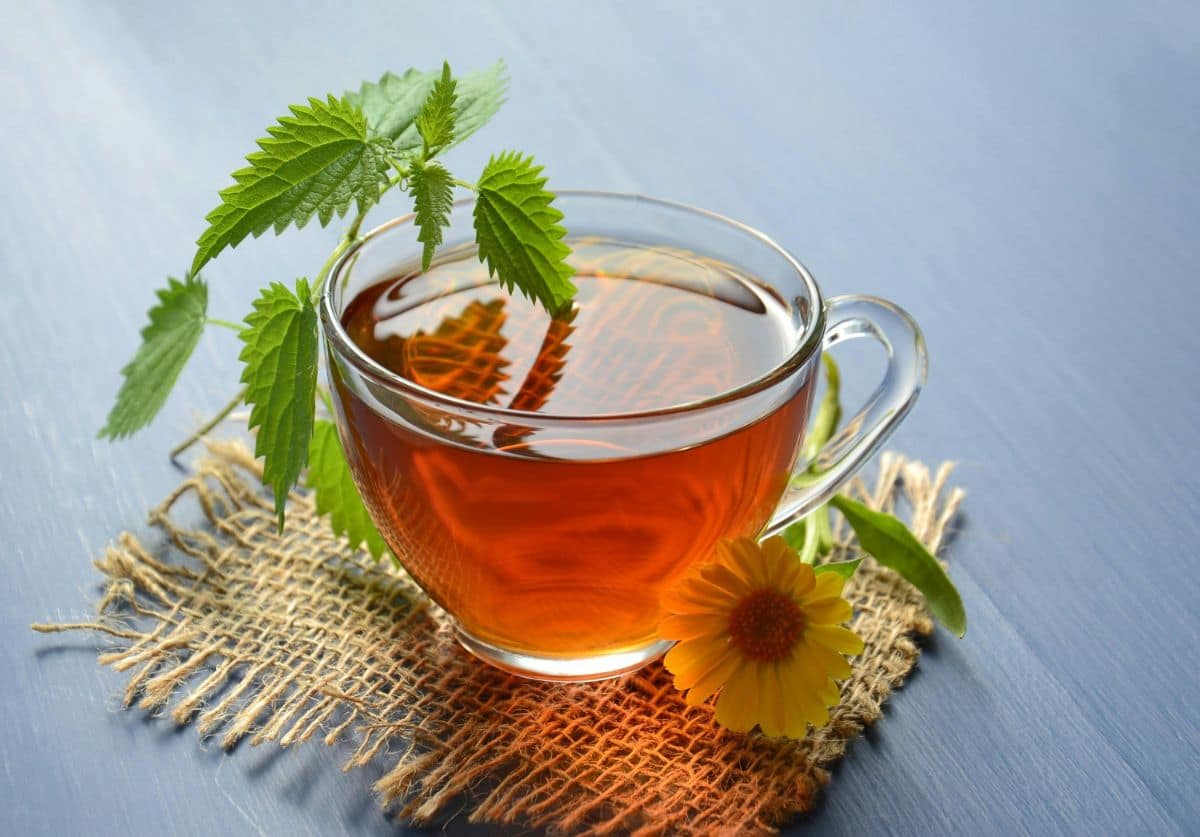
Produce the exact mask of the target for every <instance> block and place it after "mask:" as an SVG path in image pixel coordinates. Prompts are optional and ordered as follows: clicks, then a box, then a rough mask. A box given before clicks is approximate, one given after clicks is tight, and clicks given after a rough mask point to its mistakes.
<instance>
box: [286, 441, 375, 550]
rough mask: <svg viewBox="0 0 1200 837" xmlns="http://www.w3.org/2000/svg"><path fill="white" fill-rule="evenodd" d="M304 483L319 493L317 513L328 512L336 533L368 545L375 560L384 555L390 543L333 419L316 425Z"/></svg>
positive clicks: (352, 545)
mask: <svg viewBox="0 0 1200 837" xmlns="http://www.w3.org/2000/svg"><path fill="white" fill-rule="evenodd" d="M305 482H306V484H307V485H308V487H309V488H311V489H312V490H313V492H314V493H315V495H316V501H317V514H327V515H329V526H330V528H331V529H333V532H334V534H335V535H343V536H345V538H346V540H347V541H349V542H350V548H351V549H359V548H360V547H363V546H365V547H366V549H367V551H368V552H370V553H371V557H372V558H374V559H375V560H376V561H378V560H379V559H380V558H381V557H383V554H384V553H385V552H387V544H385V543H384V541H383V536H382V535H380V534H379V530H378V529H376V528H375V524H374V523H373V522H372V520H371V515H370V514H369V513H368V512H367V507H366V506H365V505H364V504H363V501H362V497H361V496H360V495H359V493H358V488H357V487H356V486H355V484H354V477H353V476H351V474H350V465H349V463H347V462H346V454H345V452H344V451H343V450H342V441H341V439H340V438H338V432H337V427H336V426H335V425H334V423H333V422H331V421H325V420H324V419H317V421H316V424H315V425H314V426H313V435H312V442H311V443H310V444H309V448H308V475H307V478H306V479H305Z"/></svg>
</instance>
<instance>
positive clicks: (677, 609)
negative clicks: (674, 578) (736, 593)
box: [660, 575, 733, 613]
mask: <svg viewBox="0 0 1200 837" xmlns="http://www.w3.org/2000/svg"><path fill="white" fill-rule="evenodd" d="M660 603H661V604H662V608H663V610H666V611H670V612H671V613H692V612H695V611H707V610H717V609H718V608H725V609H728V608H729V607H730V606H732V604H733V597H732V596H730V595H729V593H728V592H727V591H726V590H723V589H721V588H720V587H718V586H717V585H715V584H713V583H712V582H710V581H705V580H704V579H703V578H701V577H700V576H699V575H693V576H688V577H687V578H684V579H683V580H681V581H680V582H679V583H678V584H676V585H675V586H674V587H671V588H670V589H668V590H666V591H665V592H664V593H663V594H662V598H661V599H660Z"/></svg>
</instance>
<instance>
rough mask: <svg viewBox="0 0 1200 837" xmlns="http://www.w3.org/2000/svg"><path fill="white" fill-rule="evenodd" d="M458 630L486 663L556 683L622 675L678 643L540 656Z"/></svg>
mask: <svg viewBox="0 0 1200 837" xmlns="http://www.w3.org/2000/svg"><path fill="white" fill-rule="evenodd" d="M455 634H456V635H457V637H458V642H459V644H460V645H462V647H463V648H465V649H467V651H469V652H471V654H472V655H474V656H476V657H478V658H479V659H481V660H483V661H484V662H485V663H488V664H490V665H493V666H495V667H496V668H498V669H502V670H504V671H507V672H509V673H510V674H516V675H519V676H521V677H527V678H529V679H531V680H547V681H550V682H552V683H587V682H590V681H592V680H608V679H610V678H613V677H619V676H620V675H622V674H627V673H629V672H631V671H636V670H637V669H639V668H641V667H642V666H644V665H646V664H647V663H649V662H651V661H653V660H656V659H658V658H659V657H661V656H662V655H663V654H665V653H666V652H667V650H668V649H669V648H670V647H671V646H672V645H674V643H673V642H668V641H666V640H659V641H657V642H652V643H650V644H649V645H646V646H643V647H641V648H635V649H634V650H632V651H621V652H618V653H615V654H598V655H596V656H594V657H571V658H562V657H538V656H536V655H533V654H524V653H520V652H516V651H509V650H508V649H505V648H498V647H497V646H495V645H492V644H491V643H488V642H484V641H483V640H481V639H478V638H477V637H474V636H472V635H471V634H470V633H468V632H467V631H465V630H463V629H462V627H460V626H455Z"/></svg>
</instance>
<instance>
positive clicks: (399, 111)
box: [344, 61, 508, 153]
mask: <svg viewBox="0 0 1200 837" xmlns="http://www.w3.org/2000/svg"><path fill="white" fill-rule="evenodd" d="M437 77H438V74H437V73H436V72H430V73H423V72H421V71H420V70H414V69H410V70H407V71H406V72H405V73H404V74H403V75H396V74H395V73H391V72H388V73H384V74H383V76H382V77H381V78H380V79H379V81H377V82H363V83H362V86H361V87H360V88H359V89H358V91H357V92H353V91H352V92H348V93H346V95H345V96H344V98H345V100H346V101H347V102H349V103H350V104H354V105H358V106H359V107H361V108H362V111H363V113H364V114H366V117H367V125H368V126H369V128H370V132H371V136H375V137H382V138H385V139H387V140H389V141H390V142H391V143H392V144H393V145H394V146H395V148H396V150H397V151H398V152H400V153H404V152H407V151H412V150H414V149H418V148H420V147H421V135H420V133H419V132H418V131H417V126H416V119H417V114H419V113H420V112H421V106H422V104H424V102H425V99H426V98H427V97H428V96H429V92H430V91H431V90H432V89H433V85H434V82H435V81H436V80H437ZM456 83H457V90H456V92H457V94H458V101H457V103H456V105H455V123H456V128H455V136H454V140H453V141H452V142H451V143H450V145H458V144H459V143H460V142H462V141H463V140H465V139H466V138H467V137H469V136H471V135H472V134H474V133H475V132H476V131H478V130H479V129H480V128H482V127H483V126H484V125H485V124H486V123H487V121H488V120H489V119H491V118H492V116H493V115H494V114H495V113H496V111H498V110H499V109H500V106H501V105H502V104H504V94H505V93H506V92H507V91H508V75H507V73H506V71H505V67H504V62H503V61H497V62H496V63H495V64H493V65H492V66H491V67H488V68H487V69H486V70H478V71H476V72H473V73H468V74H467V75H465V76H459V77H458V78H457V79H456Z"/></svg>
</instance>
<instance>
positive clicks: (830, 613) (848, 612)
mask: <svg viewBox="0 0 1200 837" xmlns="http://www.w3.org/2000/svg"><path fill="white" fill-rule="evenodd" d="M802 607H803V610H804V620H805V621H806V622H807V623H808V624H809V625H839V624H841V623H842V622H846V621H848V620H849V619H850V617H851V616H853V615H854V608H852V607H851V606H850V602H848V601H846V600H845V599H834V598H827V599H816V600H815V601H808V602H805V603H804V605H803V606H802Z"/></svg>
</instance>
